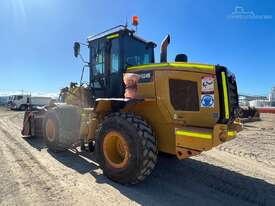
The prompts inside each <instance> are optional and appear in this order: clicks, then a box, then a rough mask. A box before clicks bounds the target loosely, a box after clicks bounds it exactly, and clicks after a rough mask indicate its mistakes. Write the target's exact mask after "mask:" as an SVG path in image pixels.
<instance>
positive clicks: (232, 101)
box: [227, 72, 239, 120]
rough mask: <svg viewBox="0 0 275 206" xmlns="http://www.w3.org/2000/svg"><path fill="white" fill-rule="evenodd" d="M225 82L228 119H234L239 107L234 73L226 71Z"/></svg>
mask: <svg viewBox="0 0 275 206" xmlns="http://www.w3.org/2000/svg"><path fill="white" fill-rule="evenodd" d="M227 84H228V98H229V111H230V117H231V118H230V119H231V120H234V119H235V117H236V116H237V113H238V108H239V98H238V89H237V83H236V78H235V76H234V74H231V73H230V72H228V74H227Z"/></svg>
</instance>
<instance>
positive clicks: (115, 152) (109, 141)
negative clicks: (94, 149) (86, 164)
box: [103, 131, 129, 168]
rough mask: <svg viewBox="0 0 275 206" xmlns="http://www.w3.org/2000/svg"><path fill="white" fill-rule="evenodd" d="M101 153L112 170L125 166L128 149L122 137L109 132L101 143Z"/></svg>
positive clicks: (114, 132)
mask: <svg viewBox="0 0 275 206" xmlns="http://www.w3.org/2000/svg"><path fill="white" fill-rule="evenodd" d="M103 152H104V156H105V159H106V160H107V162H108V163H109V164H110V165H111V166H112V167H114V168H123V167H125V166H127V164H128V159H129V148H128V145H127V143H126V141H125V139H124V137H123V136H122V135H121V134H120V133H118V132H116V131H111V132H109V133H108V134H107V135H106V136H105V138H104V141H103Z"/></svg>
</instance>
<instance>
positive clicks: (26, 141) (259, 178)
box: [0, 108, 275, 206]
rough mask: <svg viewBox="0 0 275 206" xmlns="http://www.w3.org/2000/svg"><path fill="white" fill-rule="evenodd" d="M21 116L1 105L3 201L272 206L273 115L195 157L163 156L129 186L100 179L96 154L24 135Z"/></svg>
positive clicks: (0, 188) (274, 171) (274, 178)
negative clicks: (60, 148) (58, 148)
mask: <svg viewBox="0 0 275 206" xmlns="http://www.w3.org/2000/svg"><path fill="white" fill-rule="evenodd" d="M22 118H23V113H22V112H13V111H8V110H6V109H5V108H0V191H1V193H0V205H139V204H141V205H187V204H188V205H214V206H215V205H275V115H264V116H262V119H263V121H260V122H254V123H247V124H246V125H245V128H244V131H242V132H241V133H239V134H238V138H236V139H234V140H232V141H230V142H227V143H225V144H223V145H221V146H219V147H216V148H214V149H212V150H211V151H208V152H204V153H202V154H201V155H198V156H196V157H192V158H189V159H187V160H184V161H179V160H177V159H176V158H171V157H167V156H160V157H159V161H158V165H157V167H156V169H155V171H154V172H153V174H152V175H151V176H150V177H149V178H147V179H146V180H145V181H144V182H142V183H141V184H138V185H135V186H128V187H126V186H122V185H119V184H116V183H114V182H112V181H110V180H109V179H107V178H106V177H105V176H103V174H102V171H101V169H99V167H98V165H97V163H96V162H95V160H94V156H93V155H92V154H87V153H81V152H78V151H67V152H64V153H52V152H51V151H49V150H48V149H47V148H46V147H45V145H44V143H43V140H42V139H39V138H22V137H21V134H20V130H21V126H22Z"/></svg>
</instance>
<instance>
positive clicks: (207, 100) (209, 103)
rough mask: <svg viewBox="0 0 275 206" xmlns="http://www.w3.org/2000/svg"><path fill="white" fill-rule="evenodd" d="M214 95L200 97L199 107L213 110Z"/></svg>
mask: <svg viewBox="0 0 275 206" xmlns="http://www.w3.org/2000/svg"><path fill="white" fill-rule="evenodd" d="M214 102H215V100H214V94H202V95H201V107H206V108H213V107H214Z"/></svg>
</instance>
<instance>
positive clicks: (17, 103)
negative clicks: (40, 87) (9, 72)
mask: <svg viewBox="0 0 275 206" xmlns="http://www.w3.org/2000/svg"><path fill="white" fill-rule="evenodd" d="M51 100H52V98H50V97H32V96H31V95H12V96H11V98H10V101H9V107H10V108H11V109H19V110H26V108H27V106H28V104H31V105H32V106H45V105H48V104H49V102H50V101H51Z"/></svg>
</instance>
